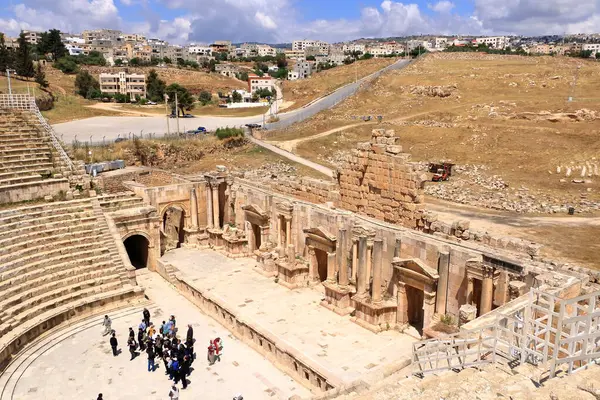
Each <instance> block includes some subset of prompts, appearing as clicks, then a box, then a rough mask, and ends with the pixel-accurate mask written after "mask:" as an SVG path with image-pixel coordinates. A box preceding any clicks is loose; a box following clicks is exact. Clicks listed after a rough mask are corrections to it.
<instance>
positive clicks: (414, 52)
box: [408, 46, 487, 58]
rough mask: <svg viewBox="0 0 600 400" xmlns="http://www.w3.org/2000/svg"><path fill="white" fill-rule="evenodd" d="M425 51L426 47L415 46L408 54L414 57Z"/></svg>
mask: <svg viewBox="0 0 600 400" xmlns="http://www.w3.org/2000/svg"><path fill="white" fill-rule="evenodd" d="M485 47H487V46H485ZM425 53H427V49H426V48H425V47H423V46H417V47H415V48H414V49H412V50H411V51H410V53H408V54H410V56H411V57H413V58H414V57H418V56H420V55H421V54H425Z"/></svg>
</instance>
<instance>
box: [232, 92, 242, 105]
mask: <svg viewBox="0 0 600 400" xmlns="http://www.w3.org/2000/svg"><path fill="white" fill-rule="evenodd" d="M231 100H232V101H233V102H234V103H241V102H242V95H241V94H240V93H238V91H237V90H234V91H233V93H232V94H231Z"/></svg>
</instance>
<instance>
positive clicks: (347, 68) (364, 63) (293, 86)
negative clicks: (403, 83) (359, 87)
mask: <svg viewBox="0 0 600 400" xmlns="http://www.w3.org/2000/svg"><path fill="white" fill-rule="evenodd" d="M395 61H396V59H395V58H372V59H370V60H361V61H357V62H355V63H354V64H350V65H341V66H339V67H335V68H332V69H329V70H326V71H322V72H319V73H315V74H313V75H312V76H311V77H310V78H308V79H300V80H296V81H285V82H284V83H283V87H282V89H283V98H284V99H285V101H293V102H294V104H293V105H292V106H291V107H289V108H287V109H286V111H291V110H294V109H296V108H300V107H302V106H304V105H306V104H308V103H310V102H311V101H313V100H315V99H318V98H319V97H322V96H324V95H326V94H327V93H330V92H332V91H334V90H335V89H337V88H339V87H342V86H344V85H347V84H348V83H352V82H354V80H355V79H356V78H357V77H358V79H360V78H362V77H364V76H367V75H370V74H372V73H373V72H376V71H378V70H380V69H382V68H385V67H386V66H388V65H390V64H392V63H394V62H395Z"/></svg>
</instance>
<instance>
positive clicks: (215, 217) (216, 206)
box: [210, 182, 221, 229]
mask: <svg viewBox="0 0 600 400" xmlns="http://www.w3.org/2000/svg"><path fill="white" fill-rule="evenodd" d="M210 187H211V189H212V199H213V207H212V208H213V223H214V226H215V228H217V229H221V221H220V220H219V211H220V207H219V183H218V182H215V183H213V184H211V185H210Z"/></svg>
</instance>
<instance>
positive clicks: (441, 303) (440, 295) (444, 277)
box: [436, 251, 450, 315]
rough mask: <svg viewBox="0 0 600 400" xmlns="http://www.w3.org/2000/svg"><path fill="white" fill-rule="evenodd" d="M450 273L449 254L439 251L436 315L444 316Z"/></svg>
mask: <svg viewBox="0 0 600 400" xmlns="http://www.w3.org/2000/svg"><path fill="white" fill-rule="evenodd" d="M449 271H450V253H448V252H442V251H440V252H439V253H438V275H439V276H440V278H439V280H438V286H437V304H436V310H437V313H438V314H441V315H444V314H446V304H447V302H448V300H447V295H448V275H449Z"/></svg>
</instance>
